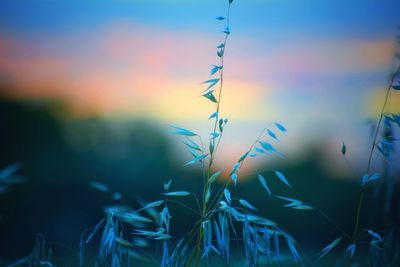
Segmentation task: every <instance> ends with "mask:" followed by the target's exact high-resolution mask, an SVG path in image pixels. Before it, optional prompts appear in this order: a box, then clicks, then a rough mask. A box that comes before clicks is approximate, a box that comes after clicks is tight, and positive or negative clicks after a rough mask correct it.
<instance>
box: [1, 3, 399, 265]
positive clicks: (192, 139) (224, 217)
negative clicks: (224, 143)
mask: <svg viewBox="0 0 400 267" xmlns="http://www.w3.org/2000/svg"><path fill="white" fill-rule="evenodd" d="M227 4H228V7H227V14H226V15H225V16H220V17H217V18H216V19H217V20H219V21H221V23H225V25H224V27H223V31H222V33H223V40H222V42H221V43H220V44H218V45H217V53H216V54H217V59H218V63H217V64H215V65H212V68H211V71H210V76H211V78H210V79H208V80H206V81H204V82H203V83H202V84H204V86H205V90H204V91H203V93H202V96H203V97H204V98H205V99H206V100H207V101H208V102H211V103H212V104H213V105H214V107H215V110H214V111H213V112H212V114H211V115H210V116H209V118H208V119H209V121H211V123H212V126H211V133H210V136H209V137H207V139H206V140H204V139H203V137H201V136H199V135H198V134H197V133H196V132H194V131H191V130H188V129H184V128H181V127H173V129H172V133H173V134H176V135H179V136H182V138H183V143H184V145H185V146H186V148H187V150H188V152H189V153H190V154H191V155H192V156H193V159H192V160H190V161H189V162H187V163H186V164H185V166H187V165H195V164H196V165H201V167H202V170H203V180H202V181H199V184H200V185H201V188H202V194H201V195H196V194H194V193H192V192H188V191H186V190H184V189H181V188H178V189H174V190H172V188H173V187H174V182H173V180H167V181H165V183H164V184H163V192H162V193H161V196H162V197H160V199H156V200H154V201H152V202H150V203H141V204H142V208H141V209H139V210H134V209H132V208H130V207H126V206H111V207H106V208H105V214H106V216H105V218H104V219H102V220H101V221H100V222H99V223H98V224H97V225H95V226H94V227H92V228H89V229H87V230H86V231H84V232H83V233H82V235H81V241H80V253H79V266H93V265H94V266H112V267H119V266H133V265H134V264H137V262H138V260H139V262H141V261H142V260H143V262H147V263H148V262H151V263H150V266H155V265H157V266H168V267H170V266H200V265H202V266H203V265H205V266H216V265H217V264H220V265H226V266H232V265H238V266H244V265H245V266H270V265H287V264H296V265H304V264H306V263H304V260H303V257H302V256H301V253H300V252H299V246H298V243H297V242H296V241H295V239H294V238H293V237H292V236H291V235H290V233H289V232H288V231H286V230H285V229H284V227H282V226H280V225H278V224H277V223H276V222H274V221H273V220H271V219H270V218H265V217H263V216H262V215H261V214H259V213H258V210H257V208H256V207H255V206H254V205H253V204H251V203H250V201H249V200H246V199H243V198H237V197H235V196H234V195H233V194H232V193H231V191H232V190H231V188H232V187H236V186H237V181H238V180H239V179H240V172H241V169H242V167H243V165H244V164H245V163H246V162H247V161H248V160H250V159H251V158H254V157H262V156H265V155H273V156H278V157H281V156H282V154H281V153H280V152H279V151H278V150H277V149H276V148H275V147H274V142H277V141H279V140H280V139H282V135H284V133H285V132H286V131H287V130H286V128H285V127H284V126H283V125H282V124H281V123H277V122H274V123H271V124H270V125H268V126H267V127H266V128H264V129H263V130H262V131H261V132H260V135H259V137H258V138H257V139H256V140H255V141H254V143H253V144H252V145H251V146H250V148H249V149H248V150H247V151H245V152H244V153H243V154H242V155H241V156H240V157H239V159H238V160H237V162H236V163H235V164H234V166H233V167H232V168H231V170H230V172H229V176H230V179H227V180H226V181H225V182H224V183H222V184H220V183H217V182H216V181H217V179H218V177H219V176H221V175H222V173H223V170H222V169H215V166H214V162H215V158H216V156H217V153H218V149H219V144H220V142H221V139H222V137H223V135H224V130H225V126H226V125H227V123H228V118H226V117H223V116H222V115H221V110H222V109H221V107H222V99H223V98H222V95H223V89H224V58H225V55H226V49H227V44H228V41H229V36H230V34H231V29H230V9H231V7H232V4H233V0H228V2H227ZM399 71H400V68H398V69H397V70H396V71H395V72H394V73H393V75H392V76H391V79H390V83H389V85H388V89H387V94H386V98H385V102H384V105H383V108H382V111H381V114H380V118H379V120H378V123H377V125H376V127H375V131H374V136H373V141H372V146H371V149H370V155H369V158H368V163H367V168H366V171H365V174H362V175H360V176H361V181H360V196H359V201H358V203H357V204H356V205H357V208H356V210H355V215H354V216H355V220H354V221H355V222H354V231H353V233H347V232H346V231H344V230H343V229H342V228H341V227H340V226H338V224H337V223H336V222H335V220H334V219H332V218H330V217H329V216H327V215H326V214H325V213H323V212H322V211H321V210H319V209H318V208H316V207H315V206H314V205H312V204H310V203H304V202H303V201H301V200H298V199H294V198H292V197H290V196H287V195H285V196H282V195H276V194H274V192H272V191H271V190H270V188H269V186H268V182H269V180H270V179H277V180H278V181H280V182H281V183H282V184H283V185H284V186H285V187H287V188H288V190H293V188H292V186H291V183H290V180H289V179H288V178H287V177H286V176H285V175H284V174H283V172H282V171H279V170H276V169H271V170H263V171H262V172H260V173H259V174H257V177H258V180H259V183H260V187H261V188H263V190H265V195H266V197H268V198H276V199H279V200H281V201H283V202H284V207H288V208H292V209H296V210H301V211H304V212H308V211H316V212H318V213H320V214H322V215H323V217H324V218H326V219H327V222H328V223H330V224H332V225H333V226H335V227H336V229H337V233H338V236H337V238H336V239H334V240H333V241H328V242H327V243H328V245H326V246H325V247H324V248H323V249H322V250H321V252H320V255H319V259H316V260H317V261H319V262H320V263H321V262H322V261H323V259H322V258H323V257H325V256H326V255H327V254H328V253H331V252H332V251H334V250H337V249H338V248H339V247H340V246H344V249H343V248H342V251H343V253H341V256H340V260H338V262H339V264H341V265H344V266H346V265H347V266H351V265H352V266H357V263H360V264H366V263H368V264H369V265H372V266H395V264H396V262H397V263H398V262H399V260H400V258H399V257H400V256H399V248H400V244H399V241H398V238H396V235H398V232H397V231H398V230H396V225H395V224H396V220H395V219H389V220H391V225H392V228H390V229H389V230H390V231H391V232H390V231H387V230H386V231H384V232H380V230H381V229H378V230H374V229H371V228H366V229H362V228H361V227H360V225H361V223H360V218H361V217H360V215H361V212H362V209H363V201H364V198H365V195H366V194H368V193H369V192H370V191H371V190H376V189H375V188H376V187H377V185H380V184H382V183H380V181H381V180H382V179H383V177H385V178H386V183H385V184H386V189H385V190H384V192H385V194H386V195H385V198H386V200H387V201H386V204H385V210H387V211H388V212H387V213H389V212H390V210H391V203H392V199H393V190H392V189H393V175H392V174H391V173H390V172H391V166H390V163H391V161H392V159H391V157H392V156H393V148H394V144H393V143H394V142H395V141H397V140H398V139H396V138H394V136H393V133H394V132H395V130H394V128H395V127H400V116H399V115H398V114H392V113H387V112H385V108H386V103H387V100H388V98H389V97H390V93H391V92H392V91H395V90H400V84H399V80H398V79H399V76H400V74H399ZM376 152H379V154H381V155H382V156H383V158H384V162H385V170H386V171H385V173H382V172H376V171H375V170H374V168H373V166H374V165H373V162H374V157H375V155H376V154H377V153H376ZM346 153H347V147H346V145H345V144H343V146H342V155H343V157H344V158H345V159H346V161H347V158H346ZM15 171H16V167H15V166H14V167H9V168H8V169H6V170H4V171H3V172H1V173H0V182H2V184H1V187H0V192H2V191H4V190H5V188H8V187H4V186H3V183H4V181H7V180H6V179H3V177H11V176H12V174H13V173H14V172H15ZM9 180H10V179H9ZM11 181H17V180H11ZM91 186H92V187H94V188H96V189H98V190H100V191H108V190H109V189H108V188H107V186H105V185H103V184H101V183H98V182H92V183H91ZM160 186H161V185H160ZM288 194H290V193H288ZM113 197H114V198H115V199H118V198H120V194H119V193H113ZM185 201H193V202H194V206H195V207H196V208H193V205H189V204H187V202H185ZM171 204H177V205H181V206H182V207H184V208H186V209H187V212H188V213H189V215H188V216H196V218H197V220H196V223H195V224H194V225H193V227H192V228H191V230H190V231H188V232H187V233H186V234H184V235H182V236H178V235H177V234H176V233H174V232H173V231H172V230H171V224H172V223H173V216H174V210H173V208H172V205H171ZM382 233H384V234H382ZM390 234H391V235H392V236H390ZM97 241H98V244H96V242H97ZM233 246H236V247H239V248H240V249H241V250H242V251H243V253H242V255H243V258H244V261H243V262H242V261H240V263H239V264H237V263H236V264H235V263H234V262H233V259H232V258H235V261H236V260H237V257H234V255H232V254H233V253H234V252H233V249H232V247H233ZM88 247H96V249H97V250H98V253H97V257H96V259H94V260H93V259H90V258H89V257H86V254H87V253H86V250H87V248H88ZM153 248H154V250H153ZM366 249H367V250H368V252H367V253H364V252H362V251H365V250H366ZM357 253H359V254H360V255H361V257H358V258H357ZM287 255H290V257H288V256H287ZM364 255H367V259H365V258H364ZM20 265H28V266H53V265H52V263H51V249H49V248H47V247H46V246H45V242H44V238H43V237H42V236H40V235H39V236H38V237H37V242H36V246H35V249H34V251H33V252H32V254H31V255H30V256H29V257H26V258H24V259H21V260H19V261H17V262H16V263H15V264H13V265H12V266H20ZM138 265H139V266H141V264H140V263H139V264H138ZM143 265H145V263H143Z"/></svg>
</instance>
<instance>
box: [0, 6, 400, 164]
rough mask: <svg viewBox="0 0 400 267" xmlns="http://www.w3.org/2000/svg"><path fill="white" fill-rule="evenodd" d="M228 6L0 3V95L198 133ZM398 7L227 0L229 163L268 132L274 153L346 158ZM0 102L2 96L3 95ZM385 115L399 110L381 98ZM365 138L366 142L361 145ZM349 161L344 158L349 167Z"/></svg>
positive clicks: (371, 99)
mask: <svg viewBox="0 0 400 267" xmlns="http://www.w3.org/2000/svg"><path fill="white" fill-rule="evenodd" d="M227 2H228V1H227V0H115V1H105V0H96V1H94V0H93V1H92V0H86V1H82V0H80V1H78V0H65V1H64V0H59V1H56V0H2V1H0V82H2V83H4V84H7V85H10V86H7V87H4V88H11V89H2V90H3V91H1V92H0V93H1V94H2V95H7V96H9V97H13V98H17V99H31V98H34V99H59V100H62V101H65V102H66V103H67V105H68V107H69V110H70V113H69V116H78V117H81V116H90V115H97V116H103V117H107V118H125V117H145V118H149V119H152V120H155V121H159V122H161V123H163V124H174V125H181V126H185V127H188V128H191V129H193V130H195V131H198V132H201V133H203V134H207V132H208V131H210V127H211V125H210V123H207V117H208V116H209V114H211V113H212V112H213V109H214V107H213V106H212V105H210V104H209V103H208V102H207V101H205V100H204V99H203V98H201V97H200V95H201V92H202V90H203V89H204V86H202V85H201V84H200V83H201V82H202V81H204V80H207V79H208V78H209V71H210V68H211V65H212V64H216V63H217V62H218V61H217V56H216V46H217V45H218V44H219V43H220V42H221V40H222V38H223V34H222V32H221V31H222V30H223V27H224V25H223V23H221V22H220V21H217V20H216V19H215V17H217V16H220V15H225V13H226V7H227ZM399 10H400V2H399V1H395V0H368V1H367V0H353V1H350V0H335V1H332V0H324V1H320V0H235V1H234V2H233V5H232V10H231V32H232V33H231V35H230V39H229V43H228V44H227V49H226V59H225V67H224V70H225V89H224V97H223V100H222V113H223V115H224V116H227V117H229V118H230V121H231V124H230V125H229V127H230V132H231V133H230V134H228V133H227V134H226V137H225V138H226V142H225V147H224V149H225V150H226V151H227V152H226V153H227V154H226V155H233V156H238V155H240V152H238V151H240V150H243V149H245V148H246V147H247V146H249V145H250V144H251V143H252V141H253V139H254V138H256V137H257V135H258V131H259V130H261V129H262V128H263V127H264V126H265V125H267V124H268V123H270V122H273V121H279V122H281V123H283V124H285V125H286V127H287V128H288V129H289V131H288V135H287V137H286V138H285V140H283V141H282V144H278V145H277V146H281V147H282V150H283V151H284V152H287V153H288V154H291V155H297V156H299V155H301V153H302V151H304V149H307V146H308V145H309V144H310V143H318V142H323V146H325V147H326V150H327V151H329V153H327V159H331V158H335V157H336V156H338V155H337V153H338V151H339V150H340V146H341V142H342V141H345V142H346V143H349V144H351V148H352V150H351V151H354V153H353V155H354V157H355V158H356V156H358V155H360V154H365V153H364V152H365V151H363V150H362V149H363V148H364V147H365V142H367V138H368V133H367V132H366V130H367V129H368V127H366V126H365V119H367V118H368V117H376V116H377V114H378V110H379V107H380V105H381V102H382V101H383V100H382V99H383V90H384V88H385V86H386V85H387V81H388V75H389V73H390V71H391V70H392V68H393V64H394V62H393V55H394V53H395V36H396V34H397V33H398V26H399V25H400V17H399V16H398V11H399ZM4 90H7V91H4ZM388 106H389V109H390V110H391V111H397V112H399V111H400V96H399V95H398V94H397V95H392V97H391V100H390V102H389V105H388ZM360 136H363V137H360ZM350 156H351V155H350Z"/></svg>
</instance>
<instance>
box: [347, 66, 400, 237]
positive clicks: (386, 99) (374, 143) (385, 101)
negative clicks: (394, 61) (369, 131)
mask: <svg viewBox="0 0 400 267" xmlns="http://www.w3.org/2000/svg"><path fill="white" fill-rule="evenodd" d="M399 72H400V66H399V67H398V68H397V70H396V71H395V72H394V73H393V75H392V76H391V78H390V83H389V86H388V87H387V89H386V95H385V100H384V102H383V106H382V109H381V113H380V115H379V120H378V125H377V127H376V129H375V134H374V139H373V141H372V147H371V151H370V153H369V157H368V164H367V174H368V175H369V173H370V171H371V163H372V156H373V154H374V151H375V147H376V140H377V139H378V134H379V129H380V127H381V124H382V120H383V117H384V114H385V109H386V105H387V102H388V100H389V95H390V91H391V89H392V87H393V83H394V80H395V78H396V76H397V75H398V74H399ZM364 195H365V190H364V189H361V193H360V197H359V201H358V205H357V212H356V217H355V226H354V232H353V242H356V239H357V235H358V231H359V227H360V215H361V209H362V204H363V200H364Z"/></svg>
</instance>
